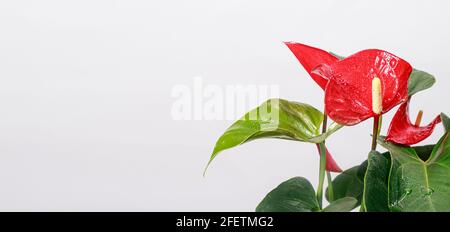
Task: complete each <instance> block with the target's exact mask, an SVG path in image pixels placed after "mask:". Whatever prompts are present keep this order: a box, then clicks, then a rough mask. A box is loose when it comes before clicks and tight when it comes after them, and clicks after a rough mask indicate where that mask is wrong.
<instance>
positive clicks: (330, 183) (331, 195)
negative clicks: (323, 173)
mask: <svg viewBox="0 0 450 232" xmlns="http://www.w3.org/2000/svg"><path fill="white" fill-rule="evenodd" d="M327 182H328V199H329V201H330V202H333V201H334V190H333V180H332V179H331V173H330V172H328V171H327Z"/></svg>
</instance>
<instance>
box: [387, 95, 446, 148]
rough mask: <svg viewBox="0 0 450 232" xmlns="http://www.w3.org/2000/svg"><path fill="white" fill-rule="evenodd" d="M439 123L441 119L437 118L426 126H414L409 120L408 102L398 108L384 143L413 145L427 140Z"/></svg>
mask: <svg viewBox="0 0 450 232" xmlns="http://www.w3.org/2000/svg"><path fill="white" fill-rule="evenodd" d="M440 122H441V117H440V116H437V117H436V118H435V119H434V120H433V121H431V123H429V124H428V125H426V126H422V127H421V126H419V125H414V124H412V123H411V121H410V119H409V101H407V102H405V103H403V104H402V105H400V107H399V108H398V110H397V112H396V113H395V115H394V117H393V118H392V121H391V125H390V126H389V130H388V133H387V136H386V141H389V142H394V143H397V144H403V145H413V144H416V143H418V142H421V141H422V140H424V139H426V138H428V137H429V136H430V135H431V133H433V130H434V128H435V126H436V125H437V124H438V123H440Z"/></svg>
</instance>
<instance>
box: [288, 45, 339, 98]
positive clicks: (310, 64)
mask: <svg viewBox="0 0 450 232" xmlns="http://www.w3.org/2000/svg"><path fill="white" fill-rule="evenodd" d="M285 44H286V46H288V48H289V49H290V50H291V51H292V53H294V55H295V57H297V59H298V61H300V64H302V66H303V68H305V70H306V71H307V72H308V74H309V75H310V76H311V77H312V79H313V80H314V81H315V82H316V83H317V84H318V85H319V86H320V87H321V88H322V89H323V90H325V87H326V86H327V84H328V78H326V77H323V76H320V75H317V74H315V73H312V72H311V71H312V70H314V68H316V67H317V66H319V65H322V64H327V65H330V64H332V63H335V62H336V61H338V60H339V59H338V58H336V57H335V56H333V55H331V54H330V53H328V52H326V51H324V50H321V49H318V48H315V47H310V46H308V45H304V44H301V43H295V42H285Z"/></svg>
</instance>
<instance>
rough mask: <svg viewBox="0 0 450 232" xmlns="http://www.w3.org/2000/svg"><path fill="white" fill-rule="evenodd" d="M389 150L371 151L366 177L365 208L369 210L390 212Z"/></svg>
mask: <svg viewBox="0 0 450 232" xmlns="http://www.w3.org/2000/svg"><path fill="white" fill-rule="evenodd" d="M390 167H391V165H390V158H389V152H386V153H383V154H381V153H379V152H377V151H371V152H370V153H369V158H368V165H367V170H366V175H365V177H364V194H363V205H364V206H363V208H364V210H365V211H367V212H388V211H389V207H388V180H389V171H390Z"/></svg>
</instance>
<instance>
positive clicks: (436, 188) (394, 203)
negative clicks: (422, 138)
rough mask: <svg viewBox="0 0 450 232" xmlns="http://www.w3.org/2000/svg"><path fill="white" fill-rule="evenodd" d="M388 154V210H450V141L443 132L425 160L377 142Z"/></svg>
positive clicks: (401, 147) (390, 144)
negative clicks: (389, 161)
mask: <svg viewBox="0 0 450 232" xmlns="http://www.w3.org/2000/svg"><path fill="white" fill-rule="evenodd" d="M379 143H380V144H381V145H382V146H383V147H385V148H386V149H388V150H389V151H390V154H391V171H390V175H389V209H390V210H391V211H403V212H409V211H416V212H417V211H450V200H449V198H450V182H449V180H450V145H449V144H450V139H449V133H446V134H445V135H444V136H443V137H442V138H441V140H440V141H439V142H438V144H436V146H435V147H434V149H433V151H432V152H431V155H430V157H429V158H428V160H427V161H423V160H422V159H421V158H420V157H419V156H418V155H417V153H416V151H415V150H414V149H413V148H410V147H404V146H399V145H394V144H392V143H389V142H386V141H384V139H383V138H380V139H379Z"/></svg>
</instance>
